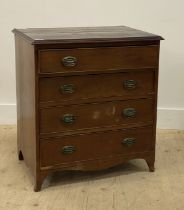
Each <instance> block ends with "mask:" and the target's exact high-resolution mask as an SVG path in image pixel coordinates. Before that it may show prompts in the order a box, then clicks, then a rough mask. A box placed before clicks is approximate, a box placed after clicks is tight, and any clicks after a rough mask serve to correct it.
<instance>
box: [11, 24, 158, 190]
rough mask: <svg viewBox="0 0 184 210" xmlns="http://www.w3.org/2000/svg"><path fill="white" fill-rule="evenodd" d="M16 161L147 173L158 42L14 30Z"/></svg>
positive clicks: (126, 32)
mask: <svg viewBox="0 0 184 210" xmlns="http://www.w3.org/2000/svg"><path fill="white" fill-rule="evenodd" d="M13 32H14V34H15V45H16V78H17V133H18V136H17V141H18V156H19V159H20V160H23V159H24V160H25V163H26V165H27V166H28V167H29V168H30V170H31V172H32V174H33V177H34V180H35V188H34V189H35V191H39V190H40V189H41V185H42V182H43V180H44V178H45V177H46V176H47V175H48V174H49V173H50V172H52V171H56V170H83V171H86V170H88V171H89V170H100V169H105V168H109V167H112V166H115V165H118V164H121V163H123V162H124V161H127V160H130V159H134V158H141V159H145V160H146V162H147V164H148V167H149V170H150V171H154V161H155V136H156V111H157V84H158V67H159V47H160V40H162V37H160V36H157V35H153V34H150V33H146V32H143V31H139V30H135V29H132V28H129V27H124V26H118V27H95V28H53V29H14V30H13Z"/></svg>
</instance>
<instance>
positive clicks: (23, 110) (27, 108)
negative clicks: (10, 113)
mask: <svg viewBox="0 0 184 210" xmlns="http://www.w3.org/2000/svg"><path fill="white" fill-rule="evenodd" d="M15 46H16V81H17V82H16V83H17V84H16V92H17V146H18V148H17V149H18V154H19V159H24V161H25V162H26V164H27V165H28V166H29V168H30V169H31V172H32V174H33V175H34V177H36V172H37V161H36V158H37V156H36V151H37V146H36V145H37V141H36V106H35V105H36V98H35V88H36V82H35V70H34V69H35V60H34V47H33V46H31V45H29V44H28V43H27V42H26V41H25V40H22V39H21V38H20V37H17V36H16V39H15ZM28 96H29V97H28Z"/></svg>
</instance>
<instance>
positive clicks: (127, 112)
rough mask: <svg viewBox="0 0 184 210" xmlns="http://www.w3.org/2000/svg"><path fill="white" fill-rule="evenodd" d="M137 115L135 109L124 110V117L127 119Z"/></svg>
mask: <svg viewBox="0 0 184 210" xmlns="http://www.w3.org/2000/svg"><path fill="white" fill-rule="evenodd" d="M136 113H137V111H136V109H134V108H126V109H124V110H123V115H124V116H125V117H135V116H136Z"/></svg>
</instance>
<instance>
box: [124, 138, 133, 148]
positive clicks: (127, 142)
mask: <svg viewBox="0 0 184 210" xmlns="http://www.w3.org/2000/svg"><path fill="white" fill-rule="evenodd" d="M121 143H122V144H123V145H124V146H127V147H131V146H133V145H134V144H135V143H136V139H135V138H125V139H123V141H122V142H121Z"/></svg>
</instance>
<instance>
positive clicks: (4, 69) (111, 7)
mask: <svg viewBox="0 0 184 210" xmlns="http://www.w3.org/2000/svg"><path fill="white" fill-rule="evenodd" d="M183 9H184V1H183V0H175V1H169V0H154V1H152V0H139V1H135V0H126V1H125V0H113V1H112V0H91V1H88V0H67V1H66V0H65V1H63V0H52V1H51V0H35V1H34V0H0V73H1V74H0V75H1V77H0V123H1V124H11V123H15V122H16V95H15V58H14V56H15V55H14V37H13V34H12V33H11V30H12V29H13V28H30V27H66V26H104V25H106V26H108V25H127V26H130V27H134V28H137V29H141V30H145V31H148V32H152V33H155V34H159V35H162V36H163V37H164V38H165V41H162V43H161V55H160V79H159V99H158V127H159V128H180V129H184V23H183V21H184V12H183Z"/></svg>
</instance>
